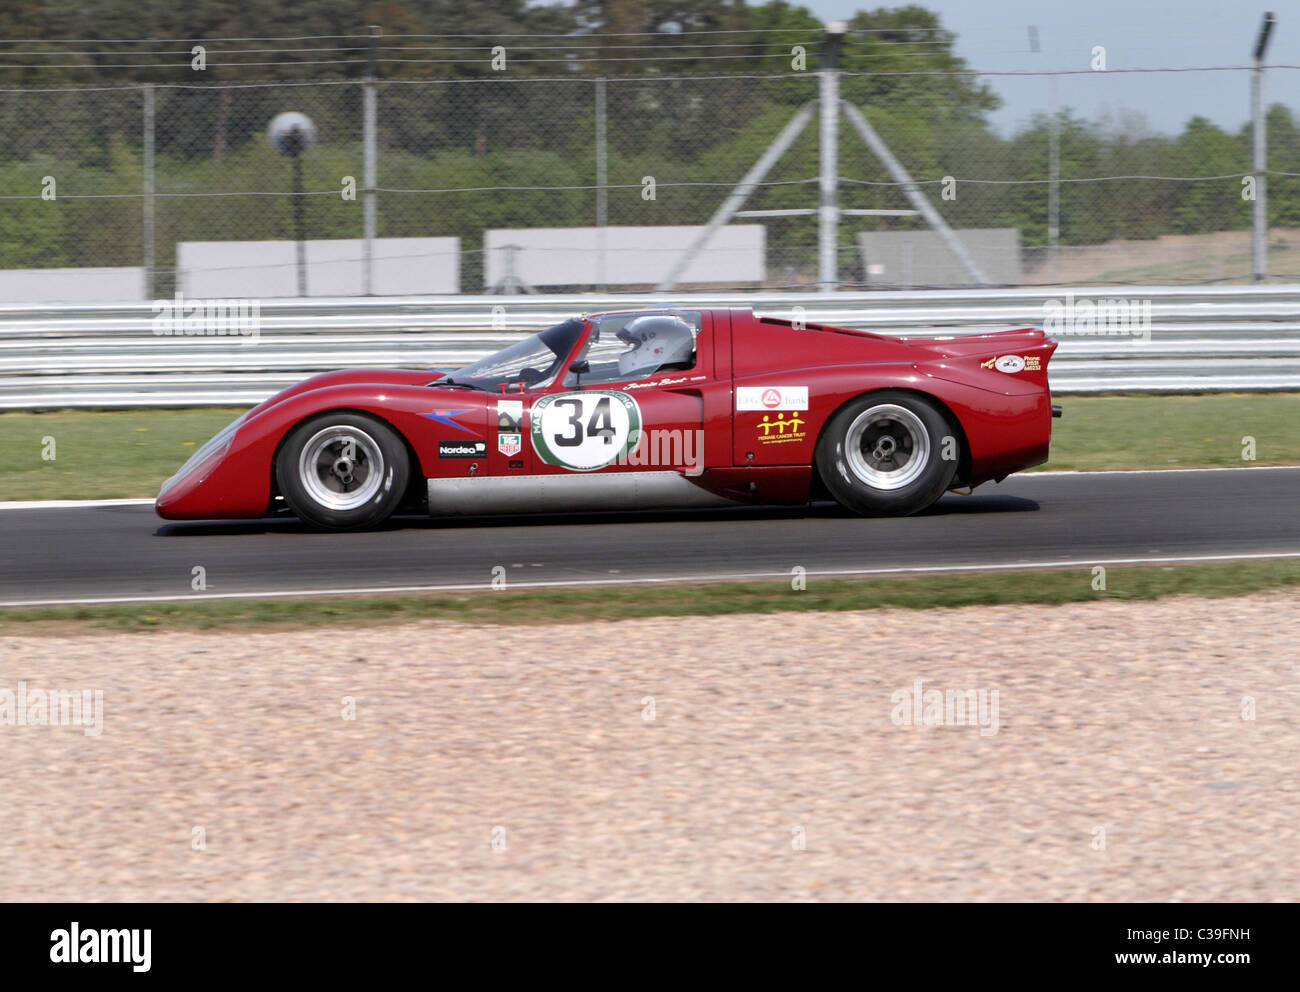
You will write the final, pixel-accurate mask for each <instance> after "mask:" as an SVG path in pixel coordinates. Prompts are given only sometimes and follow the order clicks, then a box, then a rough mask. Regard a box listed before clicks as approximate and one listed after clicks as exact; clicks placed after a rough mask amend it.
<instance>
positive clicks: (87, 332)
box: [0, 285, 1300, 409]
mask: <svg viewBox="0 0 1300 992" xmlns="http://www.w3.org/2000/svg"><path fill="white" fill-rule="evenodd" d="M1070 292H1071V294H1072V296H1073V299H1074V300H1075V303H1076V314H1077V312H1078V309H1079V307H1078V304H1079V303H1081V302H1082V301H1084V300H1088V301H1093V302H1095V301H1100V300H1107V301H1118V302H1120V303H1123V304H1133V303H1136V304H1138V305H1140V306H1141V305H1143V304H1144V303H1145V302H1146V301H1149V303H1150V311H1149V312H1150V328H1149V335H1148V336H1147V337H1146V339H1145V340H1144V339H1143V338H1142V337H1138V336H1135V335H1134V334H1133V333H1125V334H1115V333H1111V334H1087V333H1077V332H1078V331H1079V330H1080V328H1079V327H1078V326H1077V323H1076V325H1075V326H1073V327H1071V326H1066V327H1065V328H1063V329H1060V330H1055V331H1054V332H1053V333H1054V335H1055V336H1056V337H1057V338H1058V339H1059V340H1060V341H1061V347H1060V349H1059V350H1058V351H1057V353H1056V357H1055V358H1054V359H1053V361H1052V366H1051V381H1052V389H1053V392H1056V393H1088V392H1105V391H1119V390H1123V391H1193V390H1263V389H1300V285H1291V286H1223V287H1212V288H1205V287H1198V288H1187V287H1119V288H1117V287H1081V288H1077V289H1074V290H1071V291H1070ZM1052 300H1055V301H1057V302H1058V303H1062V304H1063V303H1064V302H1065V300H1066V296H1065V292H1064V291H1061V290H1044V289H1007V290H998V289H992V290H931V291H924V292H880V293H836V294H830V295H823V294H813V293H809V294H741V293H730V294H718V295H710V294H694V295H689V296H687V295H681V296H677V295H672V296H669V295H665V296H658V295H655V294H646V295H639V296H631V295H618V296H594V295H582V296H504V297H503V296H453V297H439V298H428V299H424V298H409V297H404V298H400V299H391V298H390V299H382V298H381V299H374V298H368V299H306V300H271V301H265V302H263V303H262V304H261V315H260V326H259V331H258V334H257V337H256V339H255V340H254V339H245V338H238V337H221V336H212V337H205V336H160V335H157V334H155V333H154V318H155V315H156V313H157V310H156V308H155V307H154V305H153V304H150V303H130V304H52V305H46V306H43V307H35V306H21V305H0V408H7V409H42V408H58V407H127V406H201V405H232V406H240V405H251V404H254V403H257V402H259V401H261V400H262V399H265V398H266V397H267V396H270V395H271V394H273V393H274V392H276V391H277V390H279V389H281V388H283V387H285V386H287V385H290V384H292V383H294V382H297V381H299V380H300V379H302V378H304V377H306V376H308V375H311V374H313V373H316V372H321V371H326V370H330V369H340V368H349V367H353V368H355V367H365V366H405V367H412V368H447V367H457V366H459V365H463V364H465V363H467V362H470V361H473V360H474V359H476V358H479V357H482V356H484V355H487V354H490V353H491V352H493V351H495V350H497V349H498V348H500V347H502V346H504V345H505V344H508V343H509V342H511V341H514V340H517V339H518V338H519V337H520V336H521V335H522V334H526V333H531V332H532V331H535V330H537V329H538V328H541V327H546V326H548V325H550V324H552V323H555V322H556V321H557V320H558V319H560V318H562V317H564V316H567V315H571V314H575V313H582V312H597V311H601V310H620V309H635V308H639V307H644V306H654V307H663V306H666V305H675V306H682V307H690V308H697V309H704V308H719V307H752V308H753V309H754V310H755V311H756V312H758V313H759V314H762V315H767V316H780V317H790V316H792V315H794V314H795V313H796V312H798V311H796V308H802V316H804V318H805V319H806V320H807V321H809V322H811V323H819V322H824V323H827V324H833V325H837V326H843V327H851V328H858V329H863V330H870V331H875V332H878V333H883V334H893V335H898V336H901V337H907V336H916V335H933V334H973V333H981V332H986V331H990V330H1002V329H1006V328H1011V327H1025V326H1031V325H1032V326H1043V324H1044V323H1045V317H1046V314H1047V310H1046V309H1045V308H1046V307H1047V305H1048V302H1049V301H1052ZM1145 312H1146V311H1145V309H1143V310H1142V311H1140V313H1142V314H1145Z"/></svg>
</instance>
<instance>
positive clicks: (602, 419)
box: [529, 389, 641, 472]
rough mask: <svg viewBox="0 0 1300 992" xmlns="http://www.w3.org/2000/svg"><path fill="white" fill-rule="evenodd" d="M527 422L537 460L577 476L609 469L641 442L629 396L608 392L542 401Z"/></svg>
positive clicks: (638, 411) (637, 418)
mask: <svg viewBox="0 0 1300 992" xmlns="http://www.w3.org/2000/svg"><path fill="white" fill-rule="evenodd" d="M529 421H530V434H531V436H532V439H533V450H534V451H536V452H537V456H538V457H539V458H541V460H542V461H544V462H546V463H547V464H548V465H560V466H562V467H564V468H567V469H572V470H573V471H575V472H590V471H592V470H593V469H598V468H604V467H605V466H606V465H612V464H613V463H614V462H616V461H618V459H619V458H621V457H622V456H624V455H626V454H627V453H628V452H630V451H631V450H632V449H633V448H635V447H636V446H637V444H638V442H640V440H641V408H640V407H639V406H637V402H636V400H634V399H633V398H632V397H631V396H629V395H628V394H627V393H619V392H614V391H612V390H603V389H584V390H582V391H581V392H573V393H557V394H555V395H552V396H543V397H542V398H541V399H540V400H538V401H537V402H536V403H534V404H533V409H532V414H531V416H530V418H529Z"/></svg>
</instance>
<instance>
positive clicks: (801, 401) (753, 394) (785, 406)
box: [736, 386, 808, 412]
mask: <svg viewBox="0 0 1300 992" xmlns="http://www.w3.org/2000/svg"><path fill="white" fill-rule="evenodd" d="M736 409H737V410H739V411H742V412H743V411H746V410H807V409H808V387H807V386H738V387H737V388H736Z"/></svg>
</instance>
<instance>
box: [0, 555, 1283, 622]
mask: <svg viewBox="0 0 1300 992" xmlns="http://www.w3.org/2000/svg"><path fill="white" fill-rule="evenodd" d="M1094 581H1095V577H1094V575H1093V572H1092V569H1091V568H1076V569H1059V570H1056V569H1054V570H1027V571H1023V572H967V573H961V574H927V575H905V576H890V577H888V578H885V577H881V578H864V579H820V578H817V577H816V576H812V577H810V578H808V579H807V589H806V590H804V591H798V592H796V591H794V590H793V589H792V588H791V582H790V581H787V580H780V581H775V580H774V581H771V582H745V583H740V582H732V583H698V584H689V585H674V586H645V585H639V586H601V587H594V588H593V587H576V588H565V589H537V590H530V589H514V590H511V589H506V590H502V591H500V592H491V591H488V590H484V591H483V592H479V593H467V594H455V595H430V594H424V595H416V594H407V595H400V596H358V597H351V598H343V597H318V598H306V599H275V600H208V601H202V600H195V601H192V602H184V601H181V602H174V603H139V604H135V603H133V604H115V605H105V606H69V607H41V608H33V609H21V608H19V609H8V610H2V611H0V634H5V635H17V634H23V633H60V634H62V633H77V632H90V631H96V630H103V631H121V630H159V629H167V630H177V629H179V630H207V629H214V628H224V627H248V626H257V627H261V628H268V629H275V628H303V627H312V628H317V627H319V626H320V625H322V624H353V625H375V624H386V623H402V622H411V621H417V620H446V621H454V622H457V623H470V624H508V625H510V626H518V625H519V624H551V623H564V622H578V621H590V620H619V619H623V620H626V619H631V618H635V617H656V616H665V617H676V616H723V615H727V614H738V613H782V612H786V611H791V610H798V611H800V612H808V611H814V612H815V611H840V610H871V609H880V608H882V607H901V608H905V609H931V608H934V607H951V606H988V605H998V604H1034V605H1049V606H1053V605H1059V604H1062V603H1078V602H1092V601H1097V600H1119V601H1127V600H1150V599H1158V598H1160V597H1162V596H1173V595H1196V596H1206V597H1214V598H1219V597H1224V596H1236V595H1244V594H1246V593H1252V592H1260V591H1264V590H1272V589H1295V588H1296V587H1297V586H1300V559H1279V560H1272V561H1239V562H1215V563H1211V564H1204V565H1176V566H1156V565H1141V566H1116V567H1112V568H1108V569H1106V572H1105V585H1106V588H1105V590H1096V589H1094V588H1093V585H1094Z"/></svg>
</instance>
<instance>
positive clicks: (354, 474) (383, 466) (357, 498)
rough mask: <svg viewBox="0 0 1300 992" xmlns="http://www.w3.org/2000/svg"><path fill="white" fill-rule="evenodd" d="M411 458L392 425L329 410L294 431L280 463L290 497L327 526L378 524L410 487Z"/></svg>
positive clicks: (278, 471)
mask: <svg viewBox="0 0 1300 992" xmlns="http://www.w3.org/2000/svg"><path fill="white" fill-rule="evenodd" d="M409 472H410V459H409V458H408V456H407V453H406V446H405V445H404V444H403V443H402V439H401V438H400V437H398V435H397V434H396V433H395V432H394V431H393V429H392V428H391V427H389V426H388V425H387V424H384V423H382V422H381V421H379V420H376V419H375V418H374V417H369V416H366V415H365V414H362V413H342V412H340V413H326V414H321V415H320V416H318V417H312V418H311V419H310V420H305V421H303V422H302V423H301V424H299V425H298V426H297V427H295V428H294V429H293V431H292V432H291V433H290V434H289V436H288V437H287V438H286V439H285V442H284V444H283V445H282V446H281V448H280V453H279V455H278V456H277V458H276V462H275V476H276V480H277V481H278V482H279V484H280V492H281V493H282V494H283V495H284V499H285V502H287V503H288V504H289V506H290V507H291V508H292V509H293V511H294V512H295V513H296V514H298V516H299V517H300V518H301V519H302V520H303V521H304V522H306V523H308V524H311V525H312V526H314V527H321V528H324V529H326V530H357V529H360V528H364V527H374V526H375V525H376V524H379V523H382V522H383V521H384V520H386V519H388V517H389V516H391V515H392V513H393V511H394V510H396V509H397V506H398V504H399V503H400V502H401V500H402V494H403V493H404V492H405V491H406V482H407V477H408V475H409Z"/></svg>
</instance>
